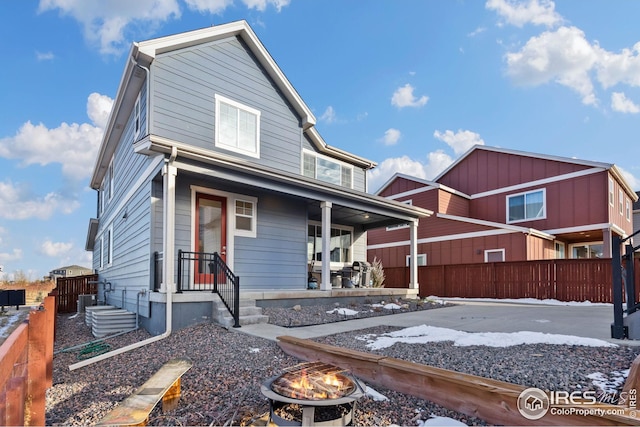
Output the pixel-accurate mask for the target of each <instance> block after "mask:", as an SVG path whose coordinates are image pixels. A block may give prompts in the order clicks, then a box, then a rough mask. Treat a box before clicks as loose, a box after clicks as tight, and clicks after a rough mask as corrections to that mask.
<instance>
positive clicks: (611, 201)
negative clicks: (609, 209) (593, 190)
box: [609, 178, 615, 206]
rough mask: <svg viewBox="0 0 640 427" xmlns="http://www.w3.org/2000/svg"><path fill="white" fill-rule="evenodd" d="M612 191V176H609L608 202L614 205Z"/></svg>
mask: <svg viewBox="0 0 640 427" xmlns="http://www.w3.org/2000/svg"><path fill="white" fill-rule="evenodd" d="M614 195H615V193H614V191H613V178H609V204H610V205H611V206H614V205H615V201H614Z"/></svg>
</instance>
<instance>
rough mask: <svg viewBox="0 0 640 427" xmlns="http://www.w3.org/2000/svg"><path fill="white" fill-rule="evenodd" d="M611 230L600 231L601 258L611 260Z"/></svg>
mask: <svg viewBox="0 0 640 427" xmlns="http://www.w3.org/2000/svg"><path fill="white" fill-rule="evenodd" d="M611 237H612V236H611V228H605V229H603V230H602V257H603V258H611V254H612V251H611Z"/></svg>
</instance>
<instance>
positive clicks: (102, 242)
mask: <svg viewBox="0 0 640 427" xmlns="http://www.w3.org/2000/svg"><path fill="white" fill-rule="evenodd" d="M98 264H99V268H100V270H102V268H103V267H104V236H100V261H99V262H98Z"/></svg>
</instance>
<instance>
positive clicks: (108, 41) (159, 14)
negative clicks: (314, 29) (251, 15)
mask: <svg viewBox="0 0 640 427" xmlns="http://www.w3.org/2000/svg"><path fill="white" fill-rule="evenodd" d="M290 1H291V0H241V3H243V4H244V5H245V6H246V7H247V8H248V9H256V10H258V11H260V12H263V11H264V10H266V9H267V7H269V6H273V7H274V8H275V9H276V10H277V11H278V12H280V10H281V9H282V8H283V7H285V6H287V5H288V4H289V3H290ZM184 2H185V4H186V6H187V7H188V8H189V9H191V10H195V11H197V12H201V13H208V14H219V13H221V12H223V11H224V10H225V9H226V8H228V7H229V6H232V5H233V4H234V0H184ZM55 10H58V11H59V12H60V14H61V15H68V16H71V17H73V18H74V19H75V20H76V21H78V22H79V23H80V25H81V26H82V29H83V34H84V38H85V40H87V41H88V42H89V44H91V45H92V46H97V47H98V49H99V51H100V53H101V54H103V55H119V54H121V53H122V52H123V51H125V50H126V49H128V48H129V43H130V40H129V37H128V35H129V34H128V33H130V32H131V31H132V29H135V30H136V32H139V33H140V34H142V35H143V36H148V35H151V34H153V33H154V32H155V31H156V30H157V29H158V27H159V26H160V25H161V24H163V23H164V22H166V21H169V20H172V19H179V18H180V16H181V14H182V12H181V10H180V2H179V1H178V0H135V1H132V0H110V1H102V0H40V4H39V7H38V12H40V13H43V12H48V11H55Z"/></svg>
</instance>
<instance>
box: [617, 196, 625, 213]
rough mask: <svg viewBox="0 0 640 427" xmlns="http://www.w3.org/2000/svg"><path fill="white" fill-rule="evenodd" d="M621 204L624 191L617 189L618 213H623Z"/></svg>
mask: <svg viewBox="0 0 640 427" xmlns="http://www.w3.org/2000/svg"><path fill="white" fill-rule="evenodd" d="M623 205H624V193H623V192H622V190H618V207H619V208H620V215H622V214H623V212H624V210H623Z"/></svg>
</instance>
